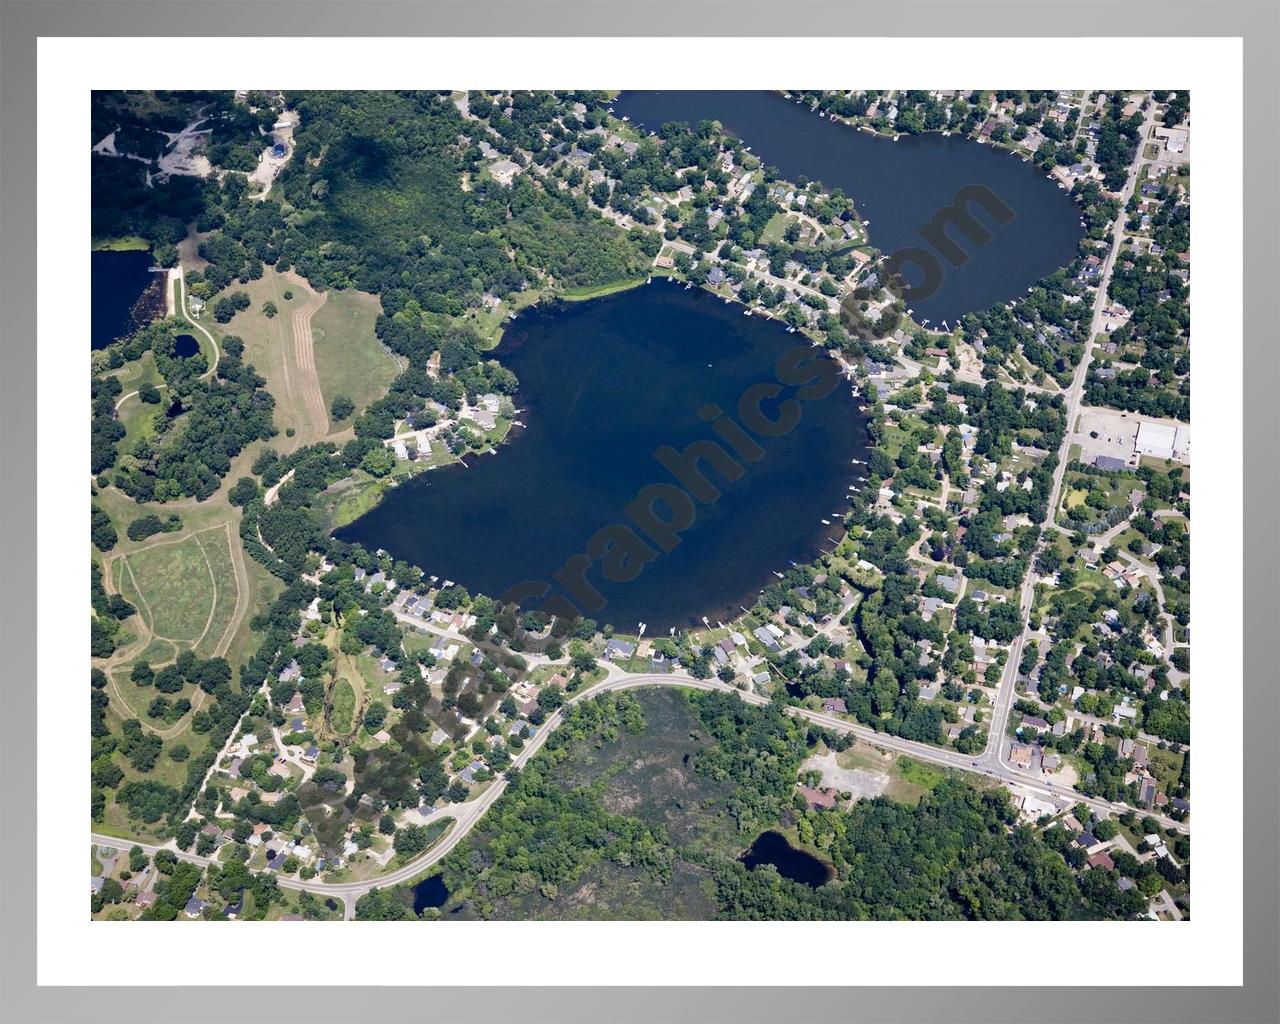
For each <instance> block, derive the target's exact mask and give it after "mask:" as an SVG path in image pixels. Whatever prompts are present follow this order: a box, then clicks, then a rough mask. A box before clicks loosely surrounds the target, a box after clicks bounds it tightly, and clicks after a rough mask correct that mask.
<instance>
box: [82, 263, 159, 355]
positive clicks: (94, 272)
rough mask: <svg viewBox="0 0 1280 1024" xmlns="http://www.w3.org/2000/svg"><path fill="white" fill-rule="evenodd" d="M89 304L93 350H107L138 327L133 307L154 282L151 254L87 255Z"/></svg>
mask: <svg viewBox="0 0 1280 1024" xmlns="http://www.w3.org/2000/svg"><path fill="white" fill-rule="evenodd" d="M89 271H90V282H91V283H90V288H89V297H90V302H89V305H90V307H91V313H92V315H91V332H92V335H91V338H90V344H91V346H92V347H93V348H106V346H108V345H110V344H111V343H112V342H113V341H115V340H116V339H117V338H123V337H124V336H125V335H126V334H129V333H130V332H132V331H133V329H134V328H135V327H136V326H137V324H136V323H135V322H134V318H133V307H134V304H135V303H136V302H137V301H138V299H140V298H141V297H142V293H143V292H144V291H146V290H147V287H148V286H149V285H150V284H151V283H152V282H153V281H154V280H155V277H154V275H153V274H152V273H151V253H149V252H147V251H145V250H129V251H125V252H114V251H112V250H109V249H95V250H94V251H93V253H92V254H91V255H90V265H89Z"/></svg>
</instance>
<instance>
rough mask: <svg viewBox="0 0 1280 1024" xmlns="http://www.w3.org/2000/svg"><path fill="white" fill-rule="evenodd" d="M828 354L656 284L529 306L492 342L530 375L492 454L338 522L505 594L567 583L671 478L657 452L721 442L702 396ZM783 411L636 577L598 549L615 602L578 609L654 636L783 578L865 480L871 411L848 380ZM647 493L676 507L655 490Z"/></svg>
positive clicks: (739, 313)
mask: <svg viewBox="0 0 1280 1024" xmlns="http://www.w3.org/2000/svg"><path fill="white" fill-rule="evenodd" d="M819 351H820V350H818V349H815V348H813V347H812V346H811V345H809V344H808V342H807V341H805V340H804V335H802V334H799V333H796V334H788V333H787V331H786V329H785V328H784V327H783V326H782V325H781V324H778V323H776V322H772V321H766V320H764V319H763V318H762V317H760V316H758V315H757V316H753V317H746V316H744V315H743V310H742V307H741V306H739V305H737V304H732V305H730V304H725V303H724V302H722V301H721V300H719V299H717V298H716V297H714V296H712V295H710V294H709V293H707V292H704V291H702V290H700V289H691V290H686V289H684V288H682V287H681V286H680V285H678V284H672V283H666V282H663V281H660V280H655V281H654V283H653V284H651V285H647V286H642V287H639V288H635V289H632V290H631V291H627V292H622V293H619V294H617V295H612V296H608V297H606V298H602V299H595V300H592V301H590V302H582V303H571V304H563V305H559V306H557V307H555V308H549V309H535V310H532V311H530V312H526V313H523V314H521V316H520V318H519V319H518V320H516V321H514V322H513V324H512V326H511V328H510V329H509V330H508V331H507V333H506V335H505V336H504V337H503V340H502V343H501V345H500V346H499V347H498V349H497V350H496V353H495V354H496V355H497V356H498V358H499V359H500V360H501V361H502V362H503V363H504V364H506V365H507V366H509V367H510V368H511V369H512V370H513V371H514V372H515V373H516V375H517V376H518V377H519V379H520V390H519V392H518V394H517V395H516V406H517V408H518V410H519V414H518V416H517V419H518V420H520V421H521V422H523V423H524V424H526V427H525V428H523V429H521V428H519V427H516V428H513V430H514V433H513V435H512V438H511V439H510V440H509V441H508V443H507V444H506V445H504V446H503V447H501V448H500V449H499V450H498V452H497V454H495V455H482V456H477V457H468V462H469V463H470V468H467V469H462V468H450V469H445V470H436V471H433V472H428V473H425V474H423V475H422V476H419V477H417V478H416V479H414V480H413V481H412V482H410V483H407V484H403V485H401V486H400V487H397V488H395V489H394V490H393V491H391V492H390V493H389V494H388V495H387V497H386V498H385V499H384V500H383V501H382V503H381V504H380V505H379V506H377V507H376V508H374V509H373V510H372V511H370V512H369V513H367V514H366V515H365V516H363V517H362V518H360V519H358V520H356V522H354V523H352V524H351V525H350V526H347V527H345V528H343V529H340V530H338V531H337V534H336V536H337V537H338V538H339V539H341V540H345V541H356V542H359V543H361V544H363V545H364V546H365V547H366V548H368V549H369V550H375V549H377V548H385V549H386V550H387V551H389V552H391V554H392V555H393V556H394V557H396V558H403V559H406V560H408V561H409V562H412V563H414V564H417V565H418V566H420V567H421V568H422V569H424V570H425V571H426V572H427V573H429V574H433V575H438V576H440V577H441V578H443V579H450V580H454V581H455V582H457V583H459V584H461V585H463V586H465V587H466V588H468V589H469V590H471V591H472V592H473V593H474V592H480V593H484V594H488V595H489V596H491V597H495V598H499V597H501V596H502V595H504V594H505V593H507V592H508V588H509V587H511V586H512V585H514V584H518V583H521V582H522V581H545V582H547V583H556V585H554V586H553V587H552V588H551V589H552V592H553V593H566V592H567V588H566V587H565V586H563V585H560V584H559V583H558V582H557V577H556V573H557V570H560V569H561V568H562V567H563V566H565V565H566V563H567V560H568V559H570V558H571V557H572V556H574V555H576V554H581V553H583V552H585V551H586V550H587V546H588V542H589V540H590V539H591V538H592V537H593V535H594V534H595V533H596V531H598V530H601V529H602V528H604V527H608V526H610V525H611V524H625V525H626V526H627V527H628V529H631V528H632V527H634V522H633V521H632V519H631V518H630V517H629V516H628V515H627V513H626V506H627V505H628V504H629V503H630V502H632V501H633V499H635V498H636V497H637V494H638V493H640V492H641V491H642V489H644V488H646V487H648V486H649V485H663V486H664V487H667V488H671V487H673V483H674V480H675V479H676V478H675V477H673V475H672V473H671V472H670V471H669V470H668V469H667V468H666V466H664V465H663V464H662V463H660V462H659V461H658V460H657V458H655V452H656V450H657V449H659V448H660V447H661V446H664V445H670V446H672V447H673V448H675V449H676V450H677V451H678V452H683V451H685V449H686V447H687V446H688V445H690V444H691V443H693V442H695V441H714V440H716V438H717V435H716V434H715V433H713V431H712V429H711V427H710V426H709V425H708V423H707V422H704V421H703V420H702V419H700V418H699V415H698V411H699V410H700V409H703V410H704V411H706V410H705V407H706V406H708V405H710V404H714V405H715V406H716V407H718V408H719V409H720V410H728V411H729V412H730V414H731V416H732V419H733V421H734V422H741V415H740V413H739V412H738V411H737V410H738V406H739V399H740V398H741V397H742V396H743V395H744V392H748V389H749V388H751V387H752V386H753V385H756V384H762V383H765V382H768V381H774V380H775V369H776V364H777V363H778V360H779V358H780V357H782V356H783V355H784V354H786V353H792V352H794V353H798V354H799V355H800V356H801V357H802V358H803V359H805V360H811V359H816V358H817V355H818V352H819ZM821 362H822V363H823V364H825V365H826V366H828V367H831V368H832V369H833V370H834V367H833V366H832V364H830V363H828V362H827V361H826V360H825V359H823V360H822V361H821ZM833 377H834V373H833ZM795 390H796V389H795V388H794V387H789V388H786V389H784V390H783V393H782V394H780V395H779V396H777V399H778V400H786V399H788V398H789V397H791V396H792V395H793V393H794V392H795ZM776 407H777V401H772V402H767V403H765V406H764V410H765V413H766V414H767V415H768V416H769V417H774V416H776ZM790 408H798V409H799V411H800V419H799V422H798V424H797V425H796V426H795V429H793V430H791V431H790V432H789V433H786V434H784V435H783V436H779V437H759V438H758V439H757V440H758V443H759V447H760V449H762V450H763V455H762V456H761V457H760V458H758V459H757V461H755V462H747V461H746V460H741V461H739V463H738V464H739V466H741V467H742V468H743V470H744V472H743V473H742V475H741V476H740V477H739V478H738V479H736V480H732V481H729V480H726V479H724V477H723V476H722V475H721V474H720V473H719V472H718V471H717V470H716V469H711V468H707V467H706V466H705V465H701V466H700V467H699V468H700V469H701V470H702V471H703V473H704V474H705V476H706V478H707V480H708V482H710V483H711V484H712V486H713V487H714V489H715V490H718V491H719V492H720V494H721V496H720V498H719V499H718V500H715V499H714V498H713V499H712V500H710V501H708V502H705V503H704V502H698V503H696V504H695V503H694V502H693V501H692V499H689V498H688V497H686V498H685V501H686V502H688V506H687V507H692V508H693V510H694V521H693V523H692V525H689V526H687V528H686V529H684V530H683V532H678V533H677V535H676V539H675V545H674V548H673V550H671V551H669V552H663V553H661V554H657V555H656V557H653V558H652V560H650V561H648V562H647V563H645V564H643V567H642V570H641V571H640V572H639V574H638V575H637V576H636V577H635V578H634V579H631V580H628V581H620V580H618V578H617V576H618V575H619V574H615V575H614V579H613V580H608V579H605V578H604V573H603V570H602V568H601V566H600V565H599V564H598V563H599V561H600V557H599V556H598V555H596V556H594V557H595V562H596V563H597V564H593V565H592V567H591V568H590V570H589V571H588V572H587V574H586V577H587V581H588V583H589V584H590V585H591V586H592V587H593V588H595V589H596V590H597V591H598V593H599V594H600V596H601V597H602V598H603V599H604V601H605V604H604V606H603V607H595V606H591V605H587V604H584V603H581V602H580V601H578V600H577V599H575V601H574V603H575V606H576V608H577V610H578V612H579V613H581V614H585V615H588V616H590V617H592V618H595V619H597V621H599V622H601V623H612V624H614V625H616V626H617V627H619V628H625V629H628V630H630V629H634V628H636V624H637V623H638V622H641V621H643V622H646V623H648V625H649V634H650V635H653V634H654V633H656V632H658V631H662V632H665V631H666V630H667V629H668V628H669V627H672V626H685V625H689V624H694V623H697V622H699V621H700V619H701V617H702V616H704V615H705V616H708V617H709V618H710V619H711V620H712V621H713V622H714V621H715V620H716V619H723V620H725V621H728V619H729V618H730V617H731V616H734V615H736V614H738V609H739V606H743V605H745V606H747V607H750V606H751V605H752V604H753V603H754V601H755V599H756V597H757V595H758V594H759V592H760V590H761V589H763V588H764V587H765V586H767V585H768V584H770V583H773V582H775V577H774V575H773V572H774V571H775V570H785V569H786V568H788V566H789V563H790V562H792V561H796V562H803V561H806V560H809V559H812V558H813V557H814V556H816V555H817V554H818V553H820V551H821V550H822V548H823V546H824V544H825V543H826V542H827V540H828V538H829V537H830V536H831V535H832V533H833V531H834V530H835V529H836V528H837V526H836V524H838V523H839V521H840V515H841V514H842V512H843V510H844V509H845V508H846V507H847V495H848V489H849V487H850V485H851V484H853V483H854V482H855V481H856V480H858V479H859V478H860V476H859V467H858V466H855V465H853V464H852V460H853V459H855V458H857V459H865V457H866V444H867V438H866V430H865V422H864V417H863V416H862V414H861V413H860V412H859V410H858V406H857V405H856V403H855V401H854V399H853V398H852V397H851V395H850V392H849V389H848V386H847V383H846V382H844V381H843V379H839V382H838V383H836V382H835V380H833V381H832V385H831V389H830V391H829V393H828V394H827V395H826V397H822V398H816V397H814V398H809V397H806V398H805V400H803V401H801V402H798V403H795V404H794V405H793V406H792V407H790ZM722 426H723V424H722ZM726 429H727V428H726ZM722 450H725V451H727V450H728V448H727V445H722ZM726 468H727V469H728V471H730V472H732V466H728V467H726ZM692 479H693V480H694V482H695V483H697V482H698V481H697V478H696V477H693V478H692ZM653 506H654V507H655V508H656V510H657V513H658V517H659V518H661V519H664V520H665V519H668V518H669V517H670V516H669V510H668V508H667V507H666V506H665V505H663V504H661V502H655V503H653ZM824 518H825V519H827V520H829V521H830V522H829V525H824V524H823V523H822V522H821V520H822V519H824ZM620 528H621V527H619V529H620ZM633 535H634V534H633ZM620 543H623V541H620ZM648 550H649V552H650V554H651V555H652V554H653V553H654V552H656V551H657V546H656V545H655V544H650V545H649V548H648ZM571 582H572V581H571ZM581 592H582V591H581V590H580V589H579V591H578V593H581ZM588 596H590V595H588ZM523 603H524V604H525V605H526V606H536V605H537V604H538V603H539V601H538V600H536V599H532V600H527V601H524V602H523ZM552 610H553V611H554V610H555V609H554V608H553V609H552ZM561 614H564V613H561Z"/></svg>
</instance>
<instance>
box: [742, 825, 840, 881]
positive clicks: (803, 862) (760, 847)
mask: <svg viewBox="0 0 1280 1024" xmlns="http://www.w3.org/2000/svg"><path fill="white" fill-rule="evenodd" d="M741 860H742V863H743V864H744V865H746V866H747V867H748V868H756V867H759V866H760V865H761V864H772V865H773V867H774V868H775V869H777V872H778V874H780V875H781V876H782V877H783V878H789V879H791V880H792V881H793V882H800V883H802V884H803V885H808V886H811V887H813V888H814V889H816V888H818V886H820V885H823V884H824V883H826V882H829V881H831V879H833V878H834V877H835V870H834V869H833V868H832V867H831V865H830V864H828V863H827V862H826V861H824V860H821V859H819V858H818V857H815V856H814V855H813V854H811V853H806V852H805V851H804V850H797V849H796V848H795V847H794V846H792V845H791V843H789V842H788V841H787V837H786V836H784V835H783V834H782V833H781V832H773V831H769V832H762V833H760V835H758V836H757V837H756V841H755V842H754V843H752V844H751V849H749V850H748V851H747V852H746V853H744V854H743V855H742V858H741Z"/></svg>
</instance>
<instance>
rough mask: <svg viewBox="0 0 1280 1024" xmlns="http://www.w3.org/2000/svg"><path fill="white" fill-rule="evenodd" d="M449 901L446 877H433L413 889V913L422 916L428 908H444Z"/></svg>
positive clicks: (425, 879)
mask: <svg viewBox="0 0 1280 1024" xmlns="http://www.w3.org/2000/svg"><path fill="white" fill-rule="evenodd" d="M448 899H449V890H448V889H447V888H445V884H444V875H432V876H431V877H430V878H424V879H423V880H422V881H421V882H419V883H418V884H417V885H415V886H414V887H413V912H414V913H415V914H421V913H422V911H423V910H425V909H426V908H427V907H443V906H444V905H445V901H446V900H448Z"/></svg>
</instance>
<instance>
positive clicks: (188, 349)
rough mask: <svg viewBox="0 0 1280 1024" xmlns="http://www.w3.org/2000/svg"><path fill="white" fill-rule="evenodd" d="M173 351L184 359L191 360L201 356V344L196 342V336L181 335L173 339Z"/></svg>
mask: <svg viewBox="0 0 1280 1024" xmlns="http://www.w3.org/2000/svg"><path fill="white" fill-rule="evenodd" d="M173 351H174V354H175V355H179V356H181V357H182V358H183V359H190V358H191V357H192V356H194V355H197V354H199V352H200V342H198V341H196V338H195V335H194V334H179V335H178V336H177V337H176V338H174V339H173Z"/></svg>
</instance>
